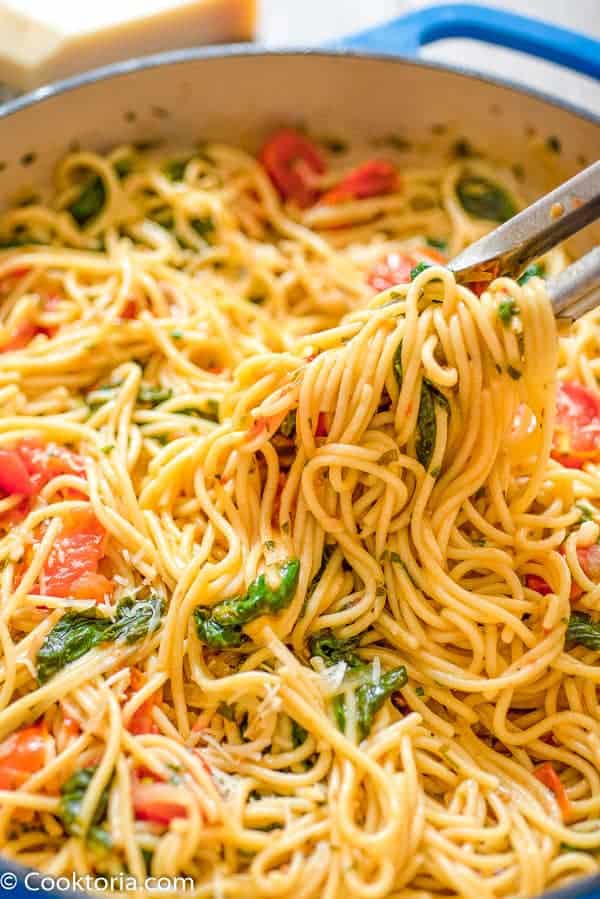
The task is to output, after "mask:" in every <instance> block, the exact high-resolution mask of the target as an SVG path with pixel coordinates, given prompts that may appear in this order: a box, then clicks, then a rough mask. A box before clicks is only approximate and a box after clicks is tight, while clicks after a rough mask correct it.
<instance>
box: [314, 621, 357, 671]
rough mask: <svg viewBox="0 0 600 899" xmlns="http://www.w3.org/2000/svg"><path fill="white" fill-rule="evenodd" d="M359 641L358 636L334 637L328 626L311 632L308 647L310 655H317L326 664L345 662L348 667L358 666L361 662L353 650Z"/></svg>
mask: <svg viewBox="0 0 600 899" xmlns="http://www.w3.org/2000/svg"><path fill="white" fill-rule="evenodd" d="M359 642H360V636H357V637H346V639H342V638H341V637H336V636H335V634H334V633H333V631H332V630H331V629H330V628H325V629H324V630H321V631H316V632H315V633H314V634H311V636H310V639H309V641H308V647H309V650H310V654H311V657H312V656H318V657H319V658H320V659H323V661H324V662H325V664H326V665H327V666H329V665H335V664H336V663H337V662H345V663H346V665H347V666H348V668H359V667H360V666H361V665H362V664H363V663H362V661H361V660H360V657H359V656H357V655H356V653H355V652H354V649H356V647H357V646H358V644H359Z"/></svg>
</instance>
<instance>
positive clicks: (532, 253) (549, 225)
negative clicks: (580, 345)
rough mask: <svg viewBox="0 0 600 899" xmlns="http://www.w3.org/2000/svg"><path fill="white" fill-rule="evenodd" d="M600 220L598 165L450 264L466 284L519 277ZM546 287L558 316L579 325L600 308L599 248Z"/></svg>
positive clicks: (473, 246)
mask: <svg viewBox="0 0 600 899" xmlns="http://www.w3.org/2000/svg"><path fill="white" fill-rule="evenodd" d="M598 218H600V161H599V162H595V163H594V164H593V165H591V166H589V168H587V169H585V170H584V171H583V172H580V173H579V174H578V175H576V176H575V177H574V178H571V179H570V180H569V181H566V182H565V183H564V184H562V185H561V186H560V187H557V188H556V190H553V191H552V192H551V193H549V194H546V196H544V197H542V198H541V199H539V200H536V202H535V203H533V204H532V205H531V206H529V207H528V208H527V209H524V210H523V212H519V213H518V214H517V215H515V216H514V217H513V218H511V219H509V221H507V222H505V223H504V224H503V225H500V227H499V228H496V230H495V231H492V232H490V234H486V236H485V237H482V238H481V240H478V241H477V242H476V243H474V244H471V246H470V247H468V248H467V249H466V250H464V251H463V252H462V253H460V254H459V255H458V256H455V257H454V259H452V260H451V261H450V262H449V263H448V268H449V269H450V270H451V271H452V272H454V274H455V276H456V279H457V281H460V282H461V283H462V284H466V283H469V282H473V281H486V280H490V281H491V280H492V279H493V278H499V277H502V276H507V277H509V278H514V279H515V280H516V279H517V278H519V277H520V276H521V275H522V274H523V272H524V271H525V269H526V268H527V267H528V266H529V265H530V264H531V263H532V262H534V261H535V260H536V259H538V258H539V257H540V256H542V255H543V254H544V253H547V252H548V250H551V249H552V248H553V247H555V246H556V245H557V244H559V243H561V241H563V240H566V239H567V238H568V237H571V236H572V235H573V234H575V233H576V232H577V231H581V229H582V228H585V226H586V225H589V224H591V222H594V221H596V219H598ZM546 289H547V291H548V294H549V296H550V300H551V302H552V307H553V309H554V313H555V315H556V316H557V317H558V318H561V319H567V320H568V321H575V320H576V319H578V318H581V316H582V315H585V313H586V312H590V311H591V310H592V309H595V308H596V307H597V306H600V246H596V247H595V248H594V249H593V250H591V251H590V252H589V253H587V254H586V255H585V256H583V257H582V258H581V259H579V260H577V262H574V263H573V264H572V265H570V266H569V267H568V268H566V269H565V270H564V271H563V272H561V273H560V275H558V276H557V277H556V278H553V279H552V280H550V281H548V282H546Z"/></svg>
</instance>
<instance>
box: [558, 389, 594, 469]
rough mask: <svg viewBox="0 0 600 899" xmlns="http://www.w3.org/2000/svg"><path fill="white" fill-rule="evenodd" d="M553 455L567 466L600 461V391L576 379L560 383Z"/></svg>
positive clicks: (579, 466) (573, 466)
mask: <svg viewBox="0 0 600 899" xmlns="http://www.w3.org/2000/svg"><path fill="white" fill-rule="evenodd" d="M552 457H553V458H554V459H556V460H557V462H560V463H561V465H564V466H565V468H582V467H583V465H584V464H585V463H586V462H600V393H598V392H597V391H595V390H590V388H589V387H584V386H583V384H577V383H575V382H574V381H565V382H563V383H560V384H559V385H558V392H557V396H556V428H555V431H554V439H553V445H552Z"/></svg>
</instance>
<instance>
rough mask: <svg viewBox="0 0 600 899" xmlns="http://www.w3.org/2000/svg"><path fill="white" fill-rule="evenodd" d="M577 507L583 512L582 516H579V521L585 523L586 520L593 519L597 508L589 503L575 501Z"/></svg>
mask: <svg viewBox="0 0 600 899" xmlns="http://www.w3.org/2000/svg"><path fill="white" fill-rule="evenodd" d="M575 505H576V506H577V508H578V509H579V511H580V513H581V517H580V518H579V523H580V524H581V523H583V522H584V521H593V519H594V515H595V513H596V510H595V509H593V508H592V507H591V506H588V504H587V503H583V502H581V503H575Z"/></svg>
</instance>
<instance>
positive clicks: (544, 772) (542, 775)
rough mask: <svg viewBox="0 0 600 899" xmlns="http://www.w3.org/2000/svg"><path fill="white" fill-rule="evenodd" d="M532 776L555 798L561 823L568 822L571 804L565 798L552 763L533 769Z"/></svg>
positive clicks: (563, 789)
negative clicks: (561, 819) (560, 815)
mask: <svg viewBox="0 0 600 899" xmlns="http://www.w3.org/2000/svg"><path fill="white" fill-rule="evenodd" d="M533 775H534V777H537V779H538V780H539V781H540V783H543V784H544V786H545V787H548V789H549V790H551V791H552V792H553V793H554V795H555V796H556V801H557V802H558V805H559V808H560V810H561V812H562V816H563V821H565V822H566V821H570V820H571V815H572V809H571V803H570V802H569V800H568V798H567V794H566V792H565V788H564V787H563V784H562V781H561V779H560V777H559V776H558V774H557V773H556V771H555V770H554V767H553V765H552V762H544V764H543V765H540V767H539V768H536V769H535V771H534V772H533Z"/></svg>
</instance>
